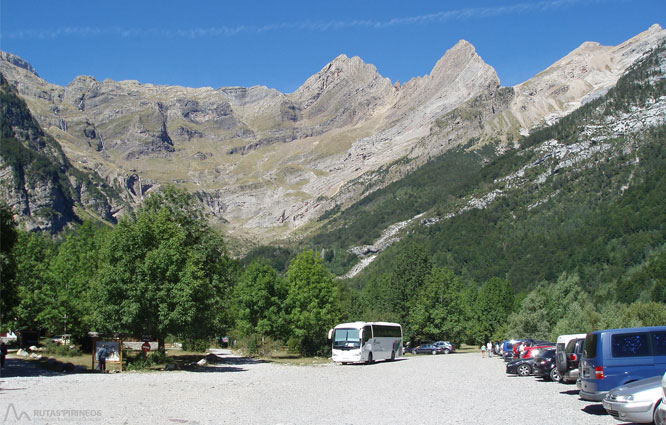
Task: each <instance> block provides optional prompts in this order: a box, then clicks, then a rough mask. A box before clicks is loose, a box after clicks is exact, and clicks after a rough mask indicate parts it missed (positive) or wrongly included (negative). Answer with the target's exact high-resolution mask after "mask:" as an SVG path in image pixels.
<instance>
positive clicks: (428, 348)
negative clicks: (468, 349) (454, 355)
mask: <svg viewBox="0 0 666 425" xmlns="http://www.w3.org/2000/svg"><path fill="white" fill-rule="evenodd" d="M409 351H410V352H411V353H412V354H444V348H442V347H438V346H436V345H433V344H421V345H418V346H416V347H414V348H412V349H411V350H409Z"/></svg>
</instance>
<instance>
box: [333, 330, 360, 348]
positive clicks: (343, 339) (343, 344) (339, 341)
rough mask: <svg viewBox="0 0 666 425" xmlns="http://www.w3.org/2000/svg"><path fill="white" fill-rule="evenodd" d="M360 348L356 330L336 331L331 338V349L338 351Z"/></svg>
mask: <svg viewBox="0 0 666 425" xmlns="http://www.w3.org/2000/svg"><path fill="white" fill-rule="evenodd" d="M360 347H361V338H359V330H358V329H336V330H335V336H334V337H333V348H335V349H338V350H351V349H353V348H360Z"/></svg>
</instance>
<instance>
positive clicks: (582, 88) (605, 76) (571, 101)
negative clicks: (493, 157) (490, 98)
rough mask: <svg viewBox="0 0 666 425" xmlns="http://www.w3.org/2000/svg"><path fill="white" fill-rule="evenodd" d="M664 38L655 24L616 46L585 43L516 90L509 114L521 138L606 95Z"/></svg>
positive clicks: (662, 32) (663, 34)
mask: <svg viewBox="0 0 666 425" xmlns="http://www.w3.org/2000/svg"><path fill="white" fill-rule="evenodd" d="M665 38H666V35H665V31H664V30H663V29H662V28H661V27H660V26H659V25H657V24H655V25H653V26H652V27H650V29H648V30H647V31H645V32H643V33H641V34H638V35H637V36H635V37H633V38H631V39H630V40H627V41H626V42H624V43H622V44H620V45H618V46H602V45H600V44H599V43H594V42H585V43H583V44H582V45H580V47H578V48H577V49H575V50H574V51H572V52H571V53H569V54H568V55H567V56H565V57H564V58H562V59H560V60H559V61H557V62H555V63H554V64H553V65H551V66H550V67H548V69H546V70H545V71H543V72H541V73H539V74H537V75H536V76H534V77H533V78H531V79H530V80H528V81H526V82H524V83H522V84H519V85H517V86H516V87H515V90H516V97H515V99H514V102H513V103H512V105H511V107H510V114H511V115H512V116H513V117H514V118H515V119H516V120H517V121H518V122H519V123H520V126H521V130H522V132H523V134H526V133H528V132H529V129H530V128H532V127H534V126H535V125H542V124H546V125H548V124H552V123H553V122H555V121H556V120H558V119H559V118H560V117H562V116H564V115H567V114H568V113H570V112H572V111H573V110H575V109H576V108H578V107H580V106H581V104H583V103H585V102H586V101H589V100H590V99H593V98H595V97H598V96H600V95H603V94H605V93H606V92H607V91H608V89H610V88H611V87H613V86H614V85H615V83H616V82H617V80H618V79H619V78H620V77H621V76H622V74H624V72H625V70H626V69H627V68H628V67H629V66H631V64H633V63H634V62H635V61H636V60H638V59H639V58H640V57H641V56H642V55H643V54H645V53H646V52H647V51H648V50H650V49H651V48H653V47H654V46H656V45H657V44H658V43H659V42H660V41H663V40H664V39H665Z"/></svg>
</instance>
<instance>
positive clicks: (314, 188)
mask: <svg viewBox="0 0 666 425" xmlns="http://www.w3.org/2000/svg"><path fill="white" fill-rule="evenodd" d="M664 40H666V31H664V30H663V29H662V28H661V27H660V26H659V25H654V26H652V27H651V28H650V29H648V30H647V31H645V32H643V33H641V34H639V35H637V36H635V37H633V38H632V39H630V40H628V41H626V42H625V43H622V44H620V45H618V46H602V45H600V44H598V43H591V42H586V43H583V44H582V45H581V46H580V47H579V48H577V49H576V50H574V51H573V52H571V53H570V54H569V55H567V56H566V57H564V58H562V59H561V60H559V61H558V62H556V63H555V64H553V65H552V66H551V67H549V68H548V69H546V70H544V71H543V72H541V73H539V74H538V75H536V76H534V77H533V78H531V79H530V80H528V81H526V82H524V83H522V84H519V85H517V86H514V87H502V86H501V84H500V80H499V78H498V76H497V74H496V72H495V70H494V69H493V68H492V67H491V66H490V65H488V64H486V63H485V62H484V61H483V60H482V58H481V57H480V56H479V55H478V54H477V52H476V50H475V48H474V46H472V45H471V44H470V43H468V42H466V41H460V42H459V43H457V44H456V45H455V46H454V47H452V48H451V49H450V50H448V51H447V52H446V53H445V55H444V56H443V57H442V58H441V59H440V60H439V61H438V62H437V64H436V65H435V66H434V68H433V70H432V71H431V73H430V74H428V75H426V76H423V77H418V78H414V79H412V80H410V81H408V82H406V83H405V84H400V83H399V82H396V83H393V82H391V81H390V80H389V79H388V78H384V77H382V76H381V75H380V74H379V73H378V72H377V69H376V68H375V67H374V66H373V65H370V64H366V63H365V62H363V60H362V59H360V58H358V57H353V58H349V57H347V56H345V55H340V56H338V57H337V58H335V59H334V60H333V61H332V62H331V63H329V64H328V65H326V66H325V67H324V68H322V70H321V71H320V72H318V73H316V74H315V75H313V76H312V77H310V78H309V79H308V80H307V81H305V83H304V84H303V85H302V86H301V87H300V88H298V89H297V90H296V91H295V92H293V93H288V94H285V93H281V92H279V91H277V90H273V89H270V88H267V87H261V86H258V87H251V88H244V87H221V88H217V89H213V88H186V87H175V86H156V85H152V84H140V83H139V82H136V81H120V82H115V81H111V80H105V81H101V82H100V81H97V80H96V79H94V78H93V77H88V76H81V77H77V78H76V79H74V80H73V81H72V82H71V83H70V84H68V85H67V86H65V87H62V86H58V85H54V84H51V83H48V82H47V81H45V80H44V79H42V78H40V77H39V75H38V74H37V72H36V70H35V69H33V67H32V66H31V65H30V64H29V63H27V62H26V61H24V60H23V59H21V58H19V57H18V56H15V55H13V54H11V53H7V52H0V73H2V75H3V76H4V78H5V79H6V80H7V81H8V82H9V84H10V85H11V86H13V87H14V89H15V90H16V92H17V93H18V95H19V96H20V97H21V98H22V99H23V100H24V101H25V102H26V104H27V106H28V108H29V110H30V113H31V114H32V116H34V118H35V119H36V121H37V122H38V123H39V125H40V126H41V128H43V129H44V131H45V132H46V133H48V134H50V135H51V136H52V137H53V139H54V140H55V141H57V142H58V144H59V145H60V146H61V147H62V151H63V152H64V155H65V156H66V157H67V159H68V161H69V163H71V164H72V166H73V167H75V168H76V169H77V170H80V171H81V172H85V173H90V174H91V175H95V176H100V177H101V179H103V180H104V182H105V184H106V185H108V186H109V187H112V188H115V190H116V191H117V193H118V196H108V197H107V199H106V200H105V202H106V203H107V204H108V205H109V207H108V208H107V212H108V211H110V214H111V215H113V216H116V217H117V216H118V215H121V214H123V213H124V212H125V211H127V209H131V208H133V207H135V206H136V205H138V204H140V202H141V201H142V199H143V197H144V196H145V195H146V194H147V193H149V192H150V191H152V190H158V189H159V187H160V186H163V185H165V184H175V185H179V186H182V187H185V188H187V189H188V190H190V191H192V192H194V193H196V194H197V196H198V197H199V199H200V200H201V202H202V204H203V205H204V207H205V208H206V210H207V211H208V213H209V214H210V217H211V220H213V221H214V222H216V223H218V224H219V225H220V226H223V227H224V228H225V231H226V234H227V235H229V236H230V237H231V238H234V239H238V240H240V239H245V240H247V241H249V242H267V241H275V240H279V239H281V238H285V237H288V236H297V235H298V234H300V233H303V232H307V231H308V230H310V229H311V228H312V226H311V225H309V224H310V223H312V222H313V219H315V218H317V217H319V216H321V215H322V214H323V213H325V212H326V211H329V210H331V209H332V208H334V207H340V208H345V206H347V205H349V204H351V203H353V202H355V201H357V200H359V199H360V198H362V197H363V196H365V195H366V194H368V193H370V192H372V191H374V190H376V189H378V188H381V187H384V186H385V185H387V184H388V183H390V182H391V181H393V180H395V179H397V178H400V177H401V176H403V175H405V174H406V173H409V172H410V171H411V170H413V169H415V168H416V167H418V166H420V165H422V164H423V163H425V162H426V161H428V160H429V159H430V158H432V157H434V156H437V155H439V154H441V153H443V152H445V151H447V150H448V149H451V148H453V147H456V146H459V145H461V144H466V143H468V142H469V140H470V139H474V140H476V143H477V144H479V145H482V144H484V143H486V142H488V141H491V140H492V141H496V140H500V141H502V143H501V145H502V146H504V147H505V148H510V147H511V146H512V144H513V143H514V142H515V141H517V140H518V138H519V137H521V135H526V134H528V133H529V132H530V131H531V130H532V129H534V128H535V127H541V126H545V125H550V124H552V123H554V122H556V121H557V120H558V119H559V118H561V117H562V116H565V115H566V114H568V113H570V112H571V111H573V110H574V109H576V108H578V107H579V106H580V105H582V104H584V103H586V102H588V101H589V100H591V99H594V98H596V97H598V96H600V95H603V94H604V93H605V92H607V91H608V89H609V88H611V87H613V86H614V85H615V83H616V82H617V80H618V79H619V78H620V77H621V76H622V75H623V73H624V72H625V71H626V70H627V68H628V67H629V66H631V65H632V64H633V63H634V62H635V61H636V60H638V59H639V58H640V57H641V56H643V55H644V54H645V53H646V52H648V51H649V50H650V49H652V48H654V47H655V46H656V45H658V44H659V43H660V42H662V41H664ZM0 169H8V164H7V161H3V162H2V163H0ZM8 174H11V173H4V174H3V173H0V175H8ZM8 178H9V177H7V178H1V177H0V181H2V182H3V183H2V185H0V188H2V189H1V190H2V197H3V198H5V199H6V200H7V201H8V202H9V204H10V205H12V206H17V205H19V200H18V198H16V196H15V194H14V193H15V192H12V191H9V190H7V189H6V187H7V184H8V183H7V181H8V180H7V179H8ZM22 202H23V201H22ZM24 202H28V203H29V202H30V200H29V199H28V200H24ZM20 211H25V208H22V209H20ZM30 211H32V210H30ZM92 214H95V213H94V212H92ZM105 214H106V216H107V217H104V218H105V219H112V217H111V216H109V213H105ZM22 215H23V219H22V220H23V221H24V222H25V223H28V224H29V223H30V222H31V217H32V216H31V215H30V214H22ZM97 215H99V214H97ZM28 227H29V226H28Z"/></svg>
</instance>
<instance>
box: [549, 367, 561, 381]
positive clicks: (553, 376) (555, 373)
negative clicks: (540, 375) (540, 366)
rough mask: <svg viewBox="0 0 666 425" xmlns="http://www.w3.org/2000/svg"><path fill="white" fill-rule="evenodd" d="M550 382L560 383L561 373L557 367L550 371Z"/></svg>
mask: <svg viewBox="0 0 666 425" xmlns="http://www.w3.org/2000/svg"><path fill="white" fill-rule="evenodd" d="M549 375H550V380H551V381H553V382H558V381H559V380H560V371H559V370H557V368H556V367H554V368H552V369H551V370H550V374H549Z"/></svg>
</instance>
